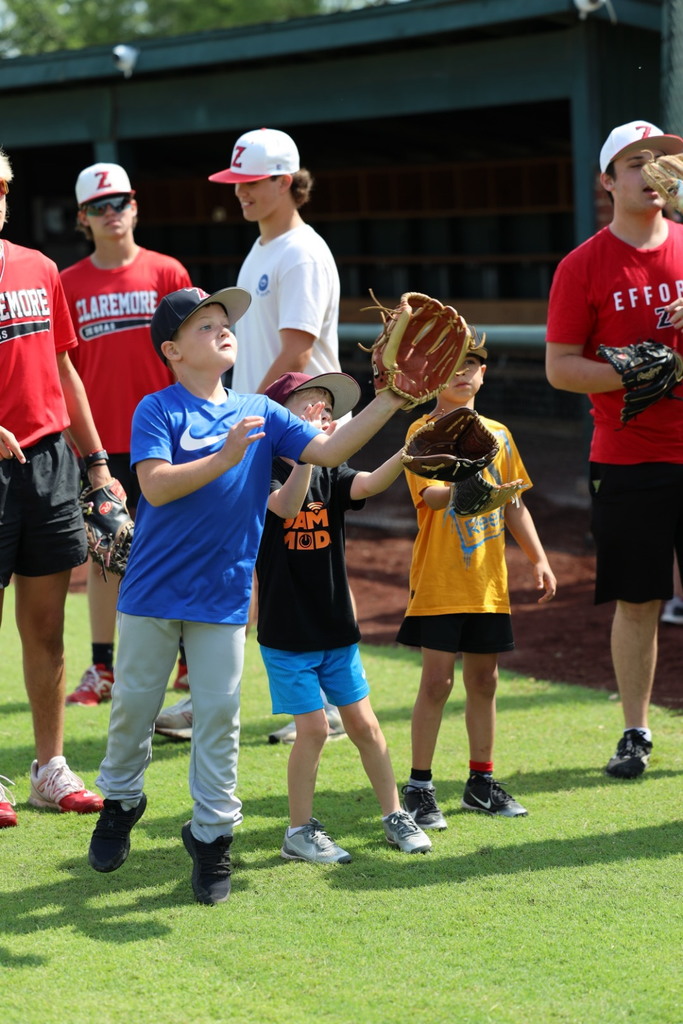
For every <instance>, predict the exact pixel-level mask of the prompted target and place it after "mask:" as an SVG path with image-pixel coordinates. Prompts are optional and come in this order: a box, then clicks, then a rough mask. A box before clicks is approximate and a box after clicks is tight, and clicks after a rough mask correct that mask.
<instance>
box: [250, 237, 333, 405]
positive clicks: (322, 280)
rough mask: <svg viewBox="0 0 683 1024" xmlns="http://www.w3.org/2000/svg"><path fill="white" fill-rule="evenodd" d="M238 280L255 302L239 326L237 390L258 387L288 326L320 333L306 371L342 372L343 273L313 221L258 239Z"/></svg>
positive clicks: (314, 372)
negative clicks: (339, 328) (339, 334)
mask: <svg viewBox="0 0 683 1024" xmlns="http://www.w3.org/2000/svg"><path fill="white" fill-rule="evenodd" d="M237 284H238V285H239V287H240V288H246V290H247V291H248V292H249V293H250V294H251V296H252V303H251V306H250V307H249V309H248V310H247V312H246V313H245V314H244V316H243V317H242V319H241V320H240V321H239V323H238V324H237V325H236V328H235V334H236V336H237V340H238V342H239V348H238V352H237V362H236V363H235V368H234V370H233V376H232V387H233V388H234V389H235V391H237V392H238V393H240V394H250V393H251V392H253V391H255V389H256V388H257V387H258V386H259V384H260V383H261V381H262V380H263V378H264V376H265V374H266V371H267V370H268V369H269V367H270V366H271V365H272V363H273V362H274V360H275V359H276V358H277V356H278V355H279V354H280V351H281V349H282V345H281V342H280V334H279V332H280V331H281V330H282V329H286V328H289V329H292V330H298V331H306V332H307V333H308V334H312V335H313V336H314V337H315V339H316V340H315V343H314V345H313V353H312V356H311V360H310V362H309V363H308V365H307V366H306V368H305V370H304V372H305V373H309V374H311V375H312V376H315V375H317V374H319V373H334V372H339V370H340V369H341V367H340V365H339V339H338V337H337V324H338V321H339V274H338V272H337V267H336V264H335V262H334V258H333V256H332V253H331V252H330V250H329V247H328V245H327V243H326V242H325V241H324V239H322V238H321V237H320V235H319V234H317V232H315V231H314V230H313V228H312V227H310V225H308V224H302V225H300V226H299V227H296V228H292V230H291V231H287V232H285V234H284V235H278V237H277V238H273V239H272V241H270V242H266V244H265V245H262V244H261V240H260V239H257V240H256V241H255V242H254V245H253V246H252V248H251V252H250V253H249V255H248V256H247V258H246V259H245V261H244V263H243V264H242V268H241V269H240V272H239V277H238V279H237Z"/></svg>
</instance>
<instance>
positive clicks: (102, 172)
mask: <svg viewBox="0 0 683 1024" xmlns="http://www.w3.org/2000/svg"><path fill="white" fill-rule="evenodd" d="M122 192H128V193H130V195H132V196H134V195H135V191H134V190H133V189H132V188H131V187H130V180H129V178H128V175H127V174H126V172H125V171H124V169H123V167H119V165H118V164H92V166H91V167H86V168H85V169H84V170H82V171H81V173H80V174H79V175H78V180H77V181H76V202H77V203H78V205H79V206H80V205H81V204H82V203H89V202H92V200H93V199H99V198H100V197H101V196H113V195H120V194H121V193H122Z"/></svg>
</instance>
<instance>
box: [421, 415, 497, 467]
mask: <svg viewBox="0 0 683 1024" xmlns="http://www.w3.org/2000/svg"><path fill="white" fill-rule="evenodd" d="M499 448H500V445H499V444H498V441H497V440H496V438H495V437H494V435H493V434H492V433H491V431H490V430H488V428H487V427H485V426H484V423H483V421H482V419H481V416H479V414H478V413H476V412H475V411H474V409H455V410H454V411H453V412H449V413H446V415H445V416H438V417H431V418H430V419H428V420H427V422H426V423H424V424H423V425H422V426H421V427H420V428H419V430H416V431H415V433H414V434H412V436H411V437H410V438H409V439H408V440H407V441H406V443H405V445H404V446H403V451H402V452H401V462H402V463H403V465H404V466H405V468H406V469H409V470H410V472H411V473H417V475H418V476H426V477H430V478H431V479H434V480H446V481H448V482H449V483H454V482H455V481H456V480H465V479H466V478H467V477H468V476H474V474H475V473H477V472H478V471H479V470H480V469H484V468H485V467H486V466H488V465H489V464H490V463H491V462H493V460H494V459H495V457H496V455H497V454H498V450H499Z"/></svg>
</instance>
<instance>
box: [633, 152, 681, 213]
mask: <svg viewBox="0 0 683 1024" xmlns="http://www.w3.org/2000/svg"><path fill="white" fill-rule="evenodd" d="M640 173H641V175H642V177H643V180H644V181H645V184H646V185H648V186H649V187H650V188H653V189H654V190H655V192H657V193H659V195H660V196H661V197H662V199H663V200H664V202H665V203H668V204H669V205H670V206H673V208H674V210H678V212H679V213H683V155H680V156H677V155H675V154H674V155H673V156H658V157H656V158H655V157H653V158H652V160H648V162H647V163H646V164H643V166H642V167H641V168H640Z"/></svg>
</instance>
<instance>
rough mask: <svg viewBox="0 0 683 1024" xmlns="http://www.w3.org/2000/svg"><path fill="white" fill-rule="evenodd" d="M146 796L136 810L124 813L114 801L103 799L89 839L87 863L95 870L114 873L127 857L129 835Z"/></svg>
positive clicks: (116, 801)
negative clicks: (102, 804) (102, 805)
mask: <svg viewBox="0 0 683 1024" xmlns="http://www.w3.org/2000/svg"><path fill="white" fill-rule="evenodd" d="M146 806H147V797H146V796H145V794H144V793H143V794H142V797H141V798H140V803H139V804H138V805H137V807H131V809H130V810H129V811H124V809H123V807H122V806H121V804H120V803H119V801H118V800H105V801H104V807H103V808H102V810H101V811H100V816H99V819H98V821H97V824H96V825H95V831H94V832H93V834H92V838H91V840H90V849H89V850H88V860H89V862H90V867H92V868H94V869H95V871H116V869H117V868H120V867H121V865H122V864H123V862H124V860H125V859H126V857H127V856H128V851H129V850H130V833H131V829H132V828H133V825H135V824H136V822H138V821H139V820H140V818H141V817H142V815H143V814H144V813H145V807H146Z"/></svg>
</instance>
